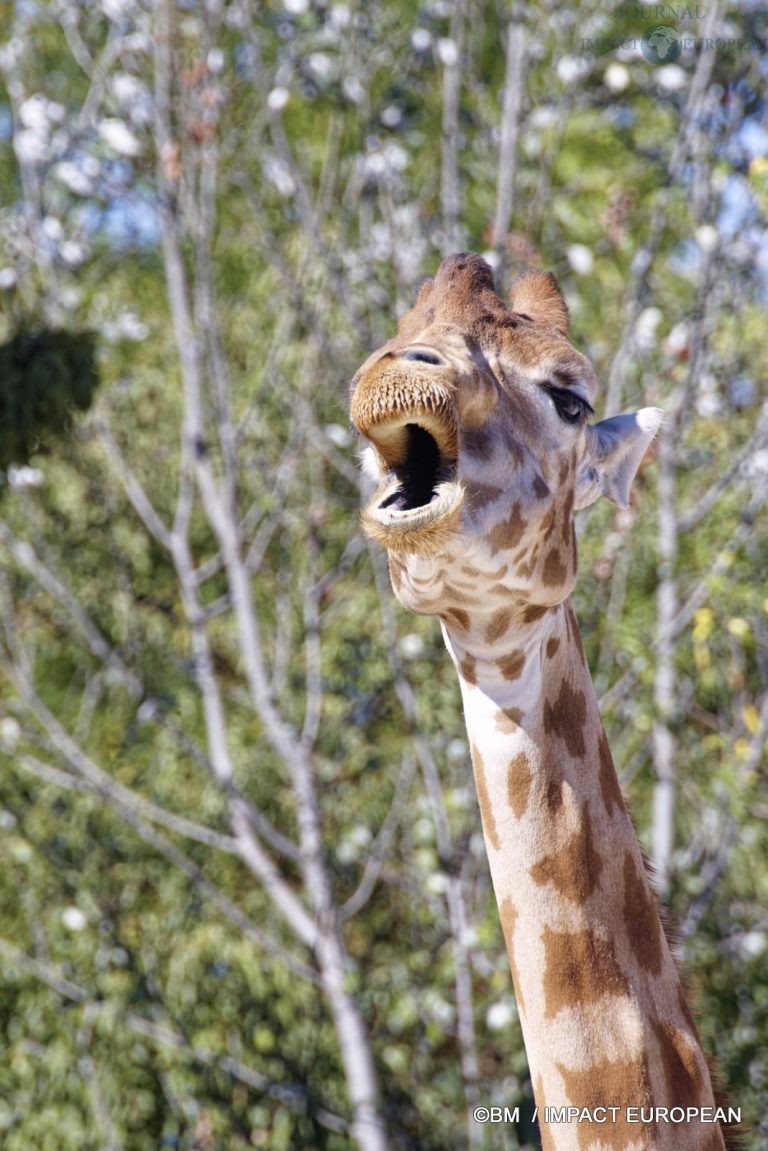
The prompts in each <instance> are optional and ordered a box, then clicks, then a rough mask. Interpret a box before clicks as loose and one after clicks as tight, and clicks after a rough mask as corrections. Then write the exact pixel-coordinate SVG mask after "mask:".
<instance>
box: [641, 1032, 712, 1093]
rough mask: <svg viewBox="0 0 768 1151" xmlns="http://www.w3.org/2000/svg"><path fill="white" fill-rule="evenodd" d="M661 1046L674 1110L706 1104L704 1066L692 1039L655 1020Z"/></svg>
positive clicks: (656, 1034) (668, 1089)
mask: <svg viewBox="0 0 768 1151" xmlns="http://www.w3.org/2000/svg"><path fill="white" fill-rule="evenodd" d="M651 1026H652V1027H653V1031H654V1034H655V1036H656V1039H657V1041H658V1044H659V1057H660V1059H661V1066H662V1068H663V1072H664V1075H663V1078H664V1085H665V1087H666V1091H667V1094H666V1098H665V1100H664V1102H665V1103H666V1104H667V1105H668V1106H670V1107H696V1106H698V1105H699V1104H700V1103H701V1102H702V1096H703V1094H704V1084H703V1083H702V1078H701V1066H700V1064H699V1061H698V1059H697V1058H696V1051H695V1049H694V1046H693V1040H692V1037H691V1036H690V1035H687V1034H686V1033H685V1032H684V1031H681V1029H680V1028H679V1027H675V1025H674V1023H668V1022H666V1021H664V1020H659V1021H658V1022H657V1021H656V1020H651Z"/></svg>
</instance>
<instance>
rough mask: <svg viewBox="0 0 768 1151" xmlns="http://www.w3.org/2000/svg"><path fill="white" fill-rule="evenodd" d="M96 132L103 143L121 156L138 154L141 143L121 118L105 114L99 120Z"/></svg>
mask: <svg viewBox="0 0 768 1151" xmlns="http://www.w3.org/2000/svg"><path fill="white" fill-rule="evenodd" d="M98 132H99V135H100V136H101V138H102V140H103V141H104V143H105V144H106V145H107V146H108V147H110V148H112V149H113V150H114V151H115V152H118V153H119V154H120V155H121V156H138V154H139V152H140V151H141V144H140V143H139V141H138V140H137V138H136V136H134V134H133V132H132V131H131V129H130V128H129V127H128V125H127V124H125V123H124V122H123V121H122V120H117V119H115V118H114V117H112V116H106V117H105V118H104V119H103V120H100V121H99V126H98Z"/></svg>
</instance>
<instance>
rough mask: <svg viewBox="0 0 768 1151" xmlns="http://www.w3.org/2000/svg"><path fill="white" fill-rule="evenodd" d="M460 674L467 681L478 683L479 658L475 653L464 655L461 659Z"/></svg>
mask: <svg viewBox="0 0 768 1151" xmlns="http://www.w3.org/2000/svg"><path fill="white" fill-rule="evenodd" d="M459 675H460V676H461V678H462V679H463V680H464V681H465V682H466V683H470V684H476V683H477V660H476V658H475V657H474V656H473V655H465V656H462V658H461V659H460V660H459Z"/></svg>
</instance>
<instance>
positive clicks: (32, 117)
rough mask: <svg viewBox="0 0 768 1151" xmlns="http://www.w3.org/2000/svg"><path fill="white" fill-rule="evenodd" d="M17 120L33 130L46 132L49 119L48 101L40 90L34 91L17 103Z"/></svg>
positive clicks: (49, 122)
mask: <svg viewBox="0 0 768 1151" xmlns="http://www.w3.org/2000/svg"><path fill="white" fill-rule="evenodd" d="M19 120H20V121H21V124H22V125H23V127H25V128H31V129H32V131H33V132H47V131H48V129H49V127H50V124H51V119H50V117H49V114H48V101H47V100H46V98H45V96H43V95H42V93H41V92H35V94H34V96H30V97H29V98H28V99H27V100H24V101H23V102H22V103H21V104H20V105H19Z"/></svg>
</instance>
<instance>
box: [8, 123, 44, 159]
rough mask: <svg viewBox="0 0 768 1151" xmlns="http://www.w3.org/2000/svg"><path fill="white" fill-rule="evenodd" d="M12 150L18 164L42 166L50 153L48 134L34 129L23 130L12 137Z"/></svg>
mask: <svg viewBox="0 0 768 1151" xmlns="http://www.w3.org/2000/svg"><path fill="white" fill-rule="evenodd" d="M13 149H14V151H15V153H16V155H17V157H18V160H19V163H20V164H44V163H45V161H46V160H47V159H48V155H49V151H50V149H49V146H48V134H47V132H39V131H37V130H36V129H34V128H23V129H22V130H21V132H16V134H15V135H14V137H13Z"/></svg>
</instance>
